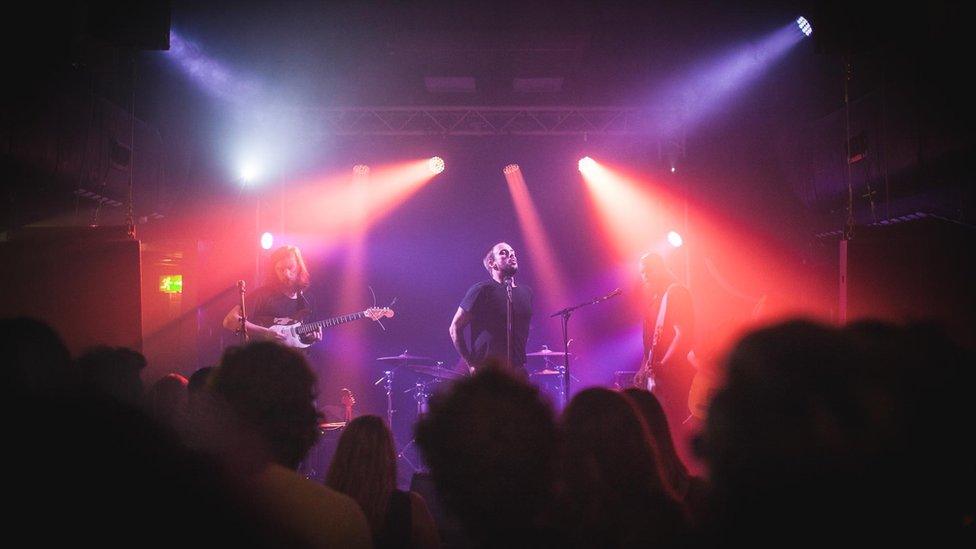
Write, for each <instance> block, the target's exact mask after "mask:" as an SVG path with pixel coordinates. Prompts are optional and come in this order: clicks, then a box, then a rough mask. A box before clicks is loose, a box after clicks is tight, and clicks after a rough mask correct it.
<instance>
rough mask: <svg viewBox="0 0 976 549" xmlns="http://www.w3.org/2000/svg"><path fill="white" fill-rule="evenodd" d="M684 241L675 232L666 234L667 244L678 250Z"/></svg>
mask: <svg viewBox="0 0 976 549" xmlns="http://www.w3.org/2000/svg"><path fill="white" fill-rule="evenodd" d="M684 243H685V241H684V239H683V238H681V235H680V234H678V233H677V232H675V231H670V232H668V244H670V245H672V246H674V247H675V248H680V247H681V245H682V244H684Z"/></svg>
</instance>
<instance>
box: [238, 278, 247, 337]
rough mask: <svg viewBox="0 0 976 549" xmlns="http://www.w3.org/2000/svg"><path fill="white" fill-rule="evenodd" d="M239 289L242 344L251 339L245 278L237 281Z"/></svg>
mask: <svg viewBox="0 0 976 549" xmlns="http://www.w3.org/2000/svg"><path fill="white" fill-rule="evenodd" d="M237 291H238V292H239V293H240V294H241V304H240V305H241V328H240V330H239V331H240V333H241V344H242V345H246V344H247V341H248V339H249V337H248V335H247V311H246V310H245V308H244V293H245V292H246V291H247V290H246V289H245V283H244V281H243V280H238V281H237Z"/></svg>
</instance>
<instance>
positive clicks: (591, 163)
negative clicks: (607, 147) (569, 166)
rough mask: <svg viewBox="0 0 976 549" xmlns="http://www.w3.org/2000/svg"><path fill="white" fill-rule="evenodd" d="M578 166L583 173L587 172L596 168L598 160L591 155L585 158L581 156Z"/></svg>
mask: <svg viewBox="0 0 976 549" xmlns="http://www.w3.org/2000/svg"><path fill="white" fill-rule="evenodd" d="M578 166H579V171H580V172H582V173H586V172H588V171H590V172H591V171H593V168H596V160H593V159H592V158H590V157H589V156H584V157H583V158H580V161H579V164H578Z"/></svg>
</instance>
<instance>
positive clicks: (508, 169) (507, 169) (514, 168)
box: [502, 164, 519, 175]
mask: <svg viewBox="0 0 976 549" xmlns="http://www.w3.org/2000/svg"><path fill="white" fill-rule="evenodd" d="M518 171H519V165H518V164H509V165H508V166H505V169H504V170H502V173H504V174H505V175H512V174H513V173H516V172H518Z"/></svg>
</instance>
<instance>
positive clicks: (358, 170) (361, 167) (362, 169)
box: [352, 164, 369, 177]
mask: <svg viewBox="0 0 976 549" xmlns="http://www.w3.org/2000/svg"><path fill="white" fill-rule="evenodd" d="M352 173H353V175H357V176H360V177H365V176H367V175H369V166H367V165H366V164H356V165H355V166H353V167H352Z"/></svg>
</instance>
